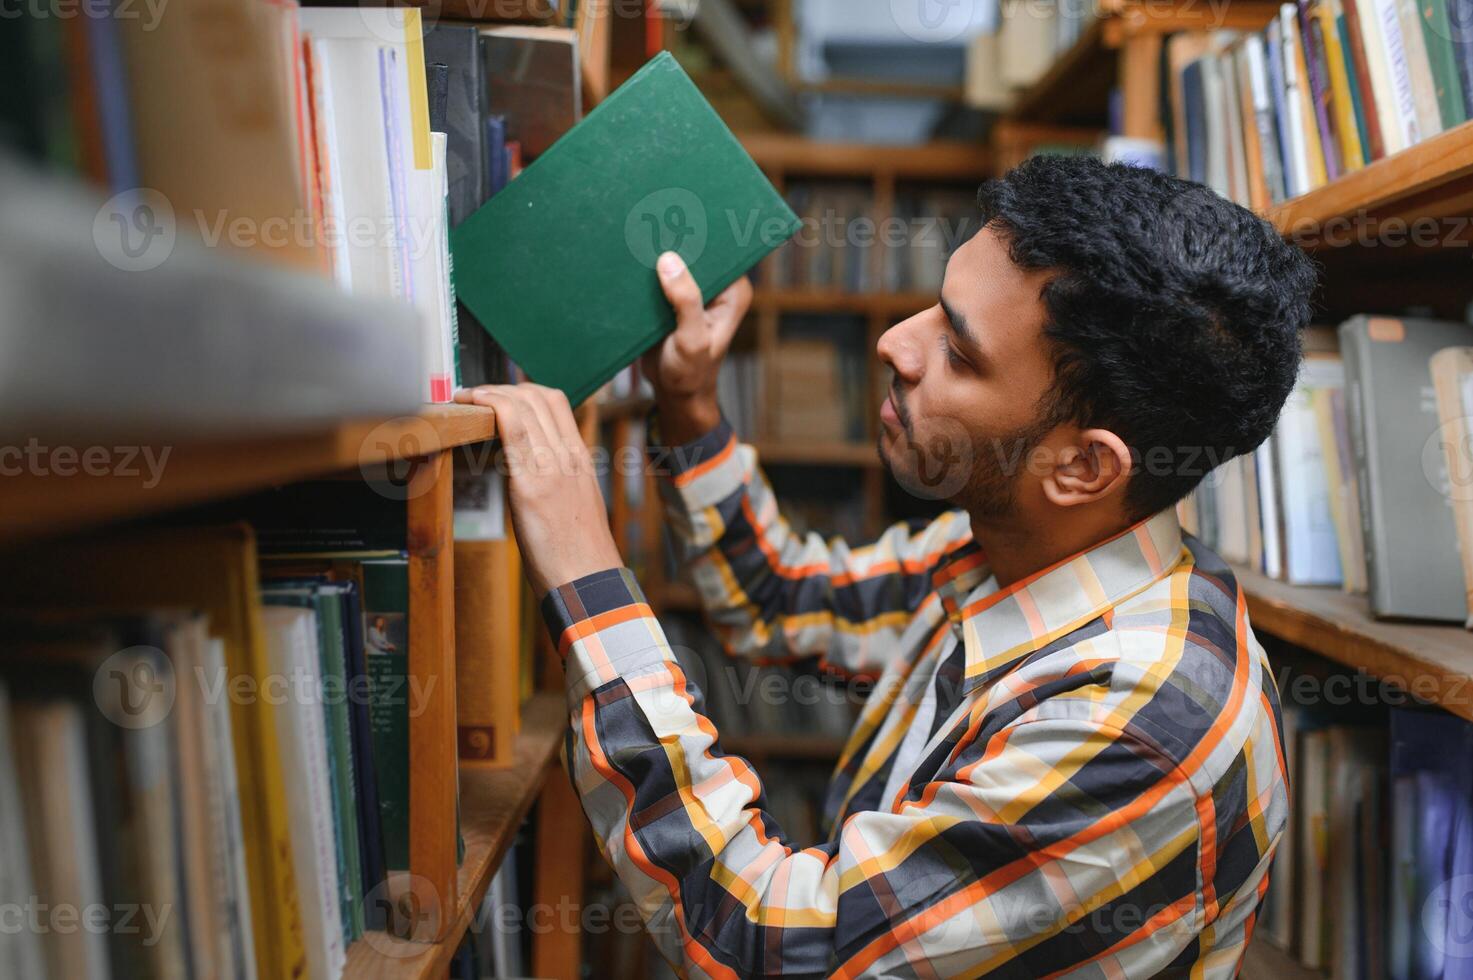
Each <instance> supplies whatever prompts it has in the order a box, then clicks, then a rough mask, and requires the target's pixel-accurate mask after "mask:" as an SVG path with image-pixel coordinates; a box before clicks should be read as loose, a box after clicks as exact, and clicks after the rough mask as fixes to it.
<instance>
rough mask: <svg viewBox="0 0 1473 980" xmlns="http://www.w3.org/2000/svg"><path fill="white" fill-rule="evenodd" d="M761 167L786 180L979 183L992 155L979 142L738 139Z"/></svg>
mask: <svg viewBox="0 0 1473 980" xmlns="http://www.w3.org/2000/svg"><path fill="white" fill-rule="evenodd" d="M740 138H741V141H742V145H743V146H744V147H746V149H747V152H748V153H749V154H751V156H752V159H753V160H755V161H757V165H758V166H760V167H762V168H763V169H765V170H770V171H776V172H778V173H781V174H782V175H783V176H785V177H853V178H855V179H860V180H869V179H874V178H875V177H879V176H885V177H890V178H893V179H896V180H963V181H973V182H975V183H979V184H980V183H981V182H982V179H983V178H985V177H987V176H988V175H989V174H990V173H991V170H990V169H989V168H990V165H991V160H992V155H991V153H990V151H989V150H988V149H987V147H985V146H983V145H981V144H978V143H965V142H960V141H956V142H946V141H937V142H932V143H927V144H926V145H924V146H879V145H872V144H866V143H825V142H818V141H814V140H808V139H804V138H802V137H798V136H789V135H786V134H775V133H743V134H740Z"/></svg>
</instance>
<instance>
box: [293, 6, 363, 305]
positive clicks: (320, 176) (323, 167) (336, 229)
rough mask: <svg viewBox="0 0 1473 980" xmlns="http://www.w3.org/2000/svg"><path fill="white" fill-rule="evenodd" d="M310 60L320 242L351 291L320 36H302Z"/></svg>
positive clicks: (326, 49)
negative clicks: (319, 205) (319, 208)
mask: <svg viewBox="0 0 1473 980" xmlns="http://www.w3.org/2000/svg"><path fill="white" fill-rule="evenodd" d="M303 44H304V45H305V46H306V49H307V56H308V61H309V63H310V78H309V82H310V88H309V92H308V95H309V97H310V100H311V105H312V126H313V130H314V138H315V139H316V142H317V173H316V174H315V175H314V176H315V177H316V179H317V191H318V196H319V197H320V198H321V199H322V232H323V239H324V241H323V245H324V247H325V248H326V251H327V255H328V260H329V261H330V262H331V264H332V275H333V279H334V280H335V281H336V282H337V284H338V285H339V286H340V287H341V288H342V290H343V292H345V293H346V292H352V291H353V263H352V260H351V257H350V255H349V252H348V235H347V231H348V212H347V210H346V208H345V205H344V203H343V186H342V181H343V180H344V179H345V176H346V175H345V174H344V172H343V170H344V165H345V164H344V158H343V154H342V150H341V149H340V148H339V144H338V127H337V107H336V106H335V105H334V98H333V74H334V73H333V69H332V65H331V62H332V48H331V46H330V45H328V44H326V43H324V41H323V39H322V38H318V37H312V36H310V35H309V36H307V37H305V38H304V39H303Z"/></svg>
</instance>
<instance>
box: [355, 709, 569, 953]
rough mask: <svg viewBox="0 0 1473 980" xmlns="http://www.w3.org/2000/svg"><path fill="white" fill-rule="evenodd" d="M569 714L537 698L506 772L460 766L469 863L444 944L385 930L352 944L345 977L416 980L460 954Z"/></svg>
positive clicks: (460, 880) (547, 769) (463, 867)
mask: <svg viewBox="0 0 1473 980" xmlns="http://www.w3.org/2000/svg"><path fill="white" fill-rule="evenodd" d="M567 724H568V717H567V707H566V702H565V699H564V698H563V695H562V694H561V693H560V692H551V691H549V692H544V693H540V694H536V695H533V696H532V698H531V700H529V701H528V702H527V703H526V704H525V705H524V706H523V707H522V730H521V732H519V733H518V735H517V746H516V764H515V765H514V766H512V767H510V768H507V769H480V768H476V767H473V766H462V767H461V770H460V826H461V835H462V836H463V837H464V838H465V860H464V862H462V864H461V866H460V874H459V878H458V888H457V893H458V894H457V899H458V901H457V904H456V908H455V917H454V919H453V920H452V925H451V928H450V933H449V935H448V936H447V937H446V938H445V939H444V940H443V941H442V942H439V943H433V944H429V943H412V942H407V941H405V940H400V939H395V938H393V937H392V936H389V935H387V934H385V933H375V934H374V936H373V937H372V938H365V939H360V940H358V941H357V942H355V943H354V944H353V945H352V946H351V947H349V949H348V966H347V969H346V970H345V971H344V973H343V975H344V976H346V977H353V978H355V980H359V978H362V980H413V978H421V977H432V976H438V975H440V974H441V973H443V971H444V969H445V967H446V965H447V964H448V963H449V962H450V959H451V957H452V956H454V955H455V950H456V947H458V946H459V945H460V940H461V937H462V936H464V935H465V932H466V929H467V928H469V926H470V924H471V921H472V920H473V919H474V918H475V915H476V911H477V910H478V909H479V908H480V906H481V901H482V899H484V898H485V895H486V888H487V887H488V886H489V885H490V884H491V878H492V876H493V875H494V874H495V873H496V869H497V868H498V867H500V865H501V859H502V858H503V857H505V856H506V852H507V850H508V849H509V848H510V847H511V842H512V839H513V838H514V837H515V836H516V832H517V828H518V827H520V826H521V824H522V821H523V820H524V819H526V816H527V813H528V812H529V811H530V810H531V809H532V802H533V801H534V800H535V799H536V798H537V794H538V793H539V792H540V791H541V789H542V785H543V783H544V782H545V781H546V779H547V778H548V774H549V772H550V771H551V769H552V767H553V764H554V762H553V760H554V759H555V758H556V756H557V750H558V746H559V745H560V744H562V740H563V733H564V731H565V730H566V729H567Z"/></svg>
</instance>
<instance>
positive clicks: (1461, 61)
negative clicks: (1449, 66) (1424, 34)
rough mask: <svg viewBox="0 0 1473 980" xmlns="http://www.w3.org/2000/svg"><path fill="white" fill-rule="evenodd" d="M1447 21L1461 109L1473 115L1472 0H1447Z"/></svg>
mask: <svg viewBox="0 0 1473 980" xmlns="http://www.w3.org/2000/svg"><path fill="white" fill-rule="evenodd" d="M1447 21H1448V37H1449V38H1451V39H1452V46H1453V62H1454V65H1455V66H1456V68H1457V72H1458V84H1459V86H1461V88H1462V90H1463V109H1464V111H1465V112H1469V113H1473V0H1447Z"/></svg>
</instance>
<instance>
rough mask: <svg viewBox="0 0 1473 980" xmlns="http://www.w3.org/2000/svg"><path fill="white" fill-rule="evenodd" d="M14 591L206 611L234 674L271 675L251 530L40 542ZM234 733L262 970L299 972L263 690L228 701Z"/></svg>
mask: <svg viewBox="0 0 1473 980" xmlns="http://www.w3.org/2000/svg"><path fill="white" fill-rule="evenodd" d="M16 558H17V563H16V565H15V568H17V569H23V572H21V573H20V574H16V575H14V576H12V578H11V581H10V583H9V585H10V589H11V597H12V598H13V599H14V600H15V601H17V602H26V603H34V604H54V603H55V602H56V600H57V598H58V597H60V596H65V597H67V601H69V602H72V603H78V604H82V603H101V602H106V603H109V604H114V605H116V604H130V605H133V604H136V605H162V606H184V607H187V608H196V609H199V610H200V611H201V612H203V613H205V614H206V615H208V617H209V623H210V631H211V635H212V637H216V638H218V639H220V640H222V641H223V643H224V647H225V664H226V667H227V669H228V671H229V674H230V676H231V677H232V678H236V677H244V678H247V679H248V680H246V681H245V683H248V684H254V685H256V689H257V690H259V689H260V686H261V685H263V684H264V683H266V680H267V677H268V675H269V673H270V668H269V666H268V665H267V663H266V655H265V649H264V645H263V637H262V632H261V624H260V597H259V592H258V589H257V586H256V574H257V568H256V548H255V538H254V536H253V535H252V534H251V532H250V529H249V528H246V527H244V526H240V525H236V526H231V527H222V528H203V529H202V528H187V529H165V530H147V531H137V532H131V533H120V534H117V535H114V536H111V537H108V538H105V539H98V538H94V539H92V540H89V541H87V542H84V543H76V544H73V545H70V546H68V547H61V546H59V545H58V544H57V543H56V542H48V543H47V544H46V545H45V546H44V547H37V548H35V549H33V550H27V551H26V552H25V553H24V555H17V556H16ZM230 708H231V721H232V732H231V734H232V736H233V741H234V745H235V751H236V764H237V770H238V776H239V784H240V796H239V800H240V815H241V824H242V829H243V834H242V838H243V840H244V841H245V858H246V861H245V863H246V867H247V870H248V873H247V879H248V881H249V885H250V897H251V908H250V918H251V924H252V929H253V931H254V937H253V941H254V943H255V958H256V963H257V964H258V966H259V969H260V972H261V974H262V975H263V976H303V975H304V972H305V970H306V953H305V945H304V936H303V933H302V920H301V912H300V908H299V905H298V891H297V882H296V875H295V871H294V870H293V867H292V862H291V857H290V855H291V835H290V833H289V832H288V829H287V807H286V790H285V784H284V782H283V779H282V769H281V755H280V747H279V745H278V742H277V734H276V724H275V720H274V717H273V715H272V713H271V711H272V709H271V706H270V705H268V704H266V703H265V702H264V700H263V699H259V698H257V699H245V700H242V701H232V703H231V705H230Z"/></svg>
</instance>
